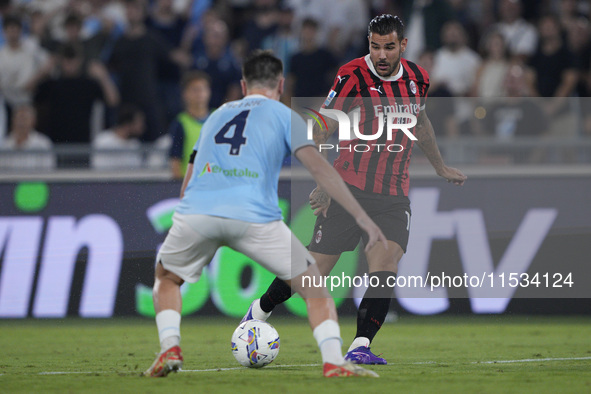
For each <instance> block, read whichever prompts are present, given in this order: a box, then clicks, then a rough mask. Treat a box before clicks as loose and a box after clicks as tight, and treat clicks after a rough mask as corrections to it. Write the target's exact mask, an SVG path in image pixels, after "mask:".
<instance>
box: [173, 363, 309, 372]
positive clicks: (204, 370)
mask: <svg viewBox="0 0 591 394" xmlns="http://www.w3.org/2000/svg"><path fill="white" fill-rule="evenodd" d="M319 366H320V364H293V365H269V366H268V367H265V369H269V368H294V367H319ZM244 368H245V367H233V368H211V369H181V370H180V371H179V372H218V371H237V370H239V369H244Z"/></svg>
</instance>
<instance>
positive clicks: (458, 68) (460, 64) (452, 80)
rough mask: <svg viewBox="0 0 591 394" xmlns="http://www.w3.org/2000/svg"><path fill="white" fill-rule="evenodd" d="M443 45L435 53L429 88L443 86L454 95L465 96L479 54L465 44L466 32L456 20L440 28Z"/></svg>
mask: <svg viewBox="0 0 591 394" xmlns="http://www.w3.org/2000/svg"><path fill="white" fill-rule="evenodd" d="M441 35H442V39H443V44H444V46H443V47H442V48H440V49H439V50H437V52H436V53H435V59H434V62H435V64H434V66H433V73H432V74H431V89H434V88H435V87H441V86H445V87H447V88H448V89H449V91H450V92H451V93H452V94H453V95H454V96H458V97H461V96H466V95H467V94H468V91H469V90H470V88H471V87H472V85H473V83H474V79H475V76H476V71H477V70H478V66H479V65H480V56H479V55H478V54H477V53H476V52H474V51H473V50H472V49H470V48H468V46H467V45H466V32H465V30H464V28H463V27H462V25H461V24H460V23H459V22H457V21H450V22H446V23H445V25H443V28H442V29H441Z"/></svg>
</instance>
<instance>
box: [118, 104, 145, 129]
mask: <svg viewBox="0 0 591 394" xmlns="http://www.w3.org/2000/svg"><path fill="white" fill-rule="evenodd" d="M142 113H143V112H142V110H141V109H140V108H139V107H138V106H137V105H135V104H129V103H125V104H122V105H121V107H120V108H119V111H117V126H124V125H128V124H130V123H133V121H134V120H135V118H136V116H137V115H138V114H142Z"/></svg>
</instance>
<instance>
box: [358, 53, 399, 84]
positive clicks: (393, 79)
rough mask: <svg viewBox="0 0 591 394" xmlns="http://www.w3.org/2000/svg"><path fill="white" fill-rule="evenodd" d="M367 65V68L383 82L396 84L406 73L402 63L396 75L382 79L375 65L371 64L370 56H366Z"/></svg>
mask: <svg viewBox="0 0 591 394" xmlns="http://www.w3.org/2000/svg"><path fill="white" fill-rule="evenodd" d="M365 63H367V67H369V69H370V71H371V72H372V73H373V74H374V75H375V76H376V77H378V78H379V79H381V80H382V81H388V82H394V81H397V80H398V79H399V78H400V77H402V74H403V73H404V67H403V66H402V62H400V68H399V69H398V73H397V74H396V75H392V76H389V77H387V78H384V77H381V76H380V75H379V74H378V73H377V71H376V69H375V68H374V66H373V63H372V62H371V59H370V58H369V54H367V55H365Z"/></svg>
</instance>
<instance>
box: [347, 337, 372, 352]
mask: <svg viewBox="0 0 591 394" xmlns="http://www.w3.org/2000/svg"><path fill="white" fill-rule="evenodd" d="M369 343H370V341H369V338H366V337H357V338H355V339H354V340H353V343H352V344H351V346H349V350H347V353H348V352H350V351H351V350H353V349H357V348H358V347H360V346H365V347H369Z"/></svg>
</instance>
